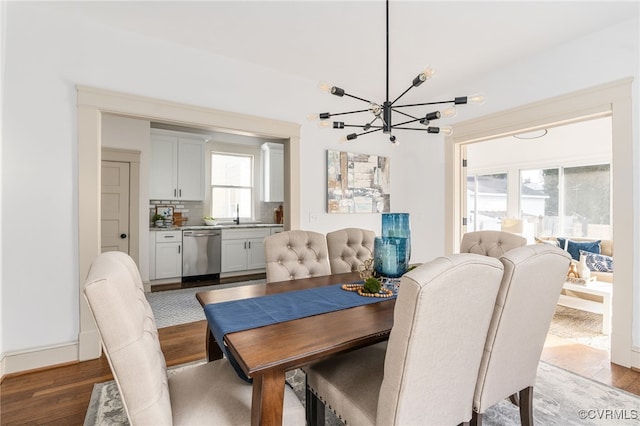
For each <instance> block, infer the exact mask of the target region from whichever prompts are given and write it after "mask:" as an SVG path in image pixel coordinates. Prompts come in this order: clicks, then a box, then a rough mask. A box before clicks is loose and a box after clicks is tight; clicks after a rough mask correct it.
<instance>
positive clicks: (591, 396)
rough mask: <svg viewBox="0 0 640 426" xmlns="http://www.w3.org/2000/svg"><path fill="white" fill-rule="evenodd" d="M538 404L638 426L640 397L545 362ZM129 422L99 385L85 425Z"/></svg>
mask: <svg viewBox="0 0 640 426" xmlns="http://www.w3.org/2000/svg"><path fill="white" fill-rule="evenodd" d="M191 366H193V363H192V364H189V365H185V366H180V367H177V368H175V369H171V370H169V374H174V373H175V372H176V371H180V370H182V369H184V368H189V367H191ZM287 383H289V385H290V386H291V387H292V388H293V389H294V391H295V392H296V395H298V398H300V401H301V402H302V403H303V404H304V403H305V397H304V385H305V378H304V373H303V372H302V371H301V370H294V371H291V372H289V373H287ZM533 407H534V408H533V416H534V421H535V424H538V425H544V426H553V425H558V426H572V425H575V426H577V425H637V424H638V423H639V420H638V415H639V414H640V397H638V396H636V395H632V394H630V393H628V392H625V391H622V390H620V389H615V388H612V387H609V386H606V385H603V384H601V383H598V382H595V381H593V380H590V379H587V378H584V377H581V376H578V375H576V374H574V373H571V372H569V371H566V370H563V369H561V368H558V367H555V366H552V365H550V364H547V363H545V362H540V364H539V366H538V376H537V378H536V385H535V387H534V397H533ZM325 421H326V424H327V425H331V426H342V425H343V423H342V422H341V421H340V420H339V419H338V418H337V417H336V416H335V415H334V414H333V413H332V412H331V411H330V410H328V409H327V410H326V420H325ZM127 424H128V421H127V417H126V415H125V413H124V410H123V408H122V403H121V401H120V394H119V392H118V388H117V386H116V384H115V382H114V381H109V382H105V383H98V384H96V385H94V388H93V392H92V394H91V401H90V403H89V408H88V409H87V414H86V417H85V421H84V425H85V426H95V425H100V426H108V425H127ZM483 424H485V425H488V426H519V425H520V417H519V412H518V408H517V407H516V406H514V405H512V404H511V403H510V402H508V401H507V400H505V401H502V402H500V403H499V404H497V405H495V406H493V407H491V408H490V409H489V410H488V411H487V412H486V413H485V415H484V416H483Z"/></svg>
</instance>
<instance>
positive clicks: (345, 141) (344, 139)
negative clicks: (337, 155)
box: [338, 135, 347, 144]
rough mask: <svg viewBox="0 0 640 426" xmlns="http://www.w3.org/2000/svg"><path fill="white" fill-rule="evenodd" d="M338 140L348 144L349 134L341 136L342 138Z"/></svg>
mask: <svg viewBox="0 0 640 426" xmlns="http://www.w3.org/2000/svg"><path fill="white" fill-rule="evenodd" d="M338 142H340V143H341V144H346V143H347V135H344V136H341V137H340V139H338Z"/></svg>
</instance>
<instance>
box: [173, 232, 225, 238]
mask: <svg viewBox="0 0 640 426" xmlns="http://www.w3.org/2000/svg"><path fill="white" fill-rule="evenodd" d="M219 235H220V232H193V231H185V232H183V234H182V236H183V237H216V236H219Z"/></svg>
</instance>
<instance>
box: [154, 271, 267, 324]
mask: <svg viewBox="0 0 640 426" xmlns="http://www.w3.org/2000/svg"><path fill="white" fill-rule="evenodd" d="M264 282H266V281H265V280H264V279H259V280H251V281H241V282H237V283H231V284H217V285H210V286H206V287H191V288H183V289H179V290H167V291H158V292H155V293H145V295H146V296H147V300H148V301H149V305H151V310H152V311H153V316H154V317H155V318H156V325H157V327H158V328H164V327H170V326H172V325H179V324H186V323H190V322H195V321H201V320H204V319H206V318H205V316H204V310H203V309H202V306H200V302H198V299H196V293H198V292H201V291H208V290H215V289H222V288H230V287H239V286H243V285H249V284H260V283H264Z"/></svg>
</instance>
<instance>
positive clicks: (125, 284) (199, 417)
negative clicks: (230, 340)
mask: <svg viewBox="0 0 640 426" xmlns="http://www.w3.org/2000/svg"><path fill="white" fill-rule="evenodd" d="M84 295H85V298H86V300H87V302H88V304H89V308H90V310H91V313H92V314H93V317H94V319H95V322H96V324H97V326H98V331H99V332H100V337H101V339H102V344H103V347H104V349H105V354H106V357H107V360H108V361H109V365H110V366H111V371H112V372H113V376H114V378H115V381H116V383H117V385H118V390H119V391H120V395H121V396H122V404H123V406H124V409H125V412H126V414H127V416H128V418H129V421H130V423H131V424H132V425H172V424H174V425H179V424H183V425H194V424H225V425H226V424H237V425H247V424H250V423H251V395H252V387H251V385H249V384H247V383H246V382H244V381H243V380H241V379H240V378H239V377H238V376H237V374H236V373H235V371H234V370H233V368H232V367H231V365H230V364H229V362H228V361H227V360H226V359H221V360H218V361H214V362H209V363H206V364H202V365H197V366H194V367H190V368H187V369H184V370H181V371H176V372H175V373H173V374H169V375H168V374H167V368H166V364H165V358H164V354H163V353H162V350H161V348H160V341H159V339H158V330H157V328H156V322H155V319H154V316H153V312H152V311H151V307H150V306H149V303H148V302H147V299H146V297H145V295H144V291H143V287H142V282H141V280H140V275H139V273H138V270H137V267H136V265H135V263H134V261H133V259H131V257H129V256H128V255H127V254H125V253H122V252H117V251H111V252H105V253H103V254H101V255H99V256H98V257H97V258H96V259H95V261H94V262H93V264H92V265H91V269H90V271H89V274H88V277H87V279H86V282H85V285H84ZM284 401H285V402H284V411H283V422H284V423H287V424H289V425H300V424H304V420H305V419H304V408H303V407H302V404H301V403H300V401H299V399H298V398H297V397H296V396H295V394H294V393H293V391H292V390H290V389H288V388H286V387H285V398H284Z"/></svg>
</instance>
